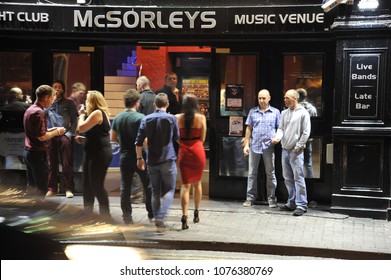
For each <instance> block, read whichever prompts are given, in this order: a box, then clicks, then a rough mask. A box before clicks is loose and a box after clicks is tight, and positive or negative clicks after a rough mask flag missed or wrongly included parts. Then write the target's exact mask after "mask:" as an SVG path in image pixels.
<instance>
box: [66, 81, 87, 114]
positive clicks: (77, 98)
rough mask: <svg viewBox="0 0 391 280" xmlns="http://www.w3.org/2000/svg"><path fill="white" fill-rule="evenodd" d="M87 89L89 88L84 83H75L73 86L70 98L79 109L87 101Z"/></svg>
mask: <svg viewBox="0 0 391 280" xmlns="http://www.w3.org/2000/svg"><path fill="white" fill-rule="evenodd" d="M86 91H87V88H86V86H85V85H84V84H83V83H74V84H73V85H72V87H71V95H70V96H69V99H70V100H72V101H73V102H74V103H75V105H76V108H77V110H78V111H79V110H80V109H81V105H84V103H85V96H86Z"/></svg>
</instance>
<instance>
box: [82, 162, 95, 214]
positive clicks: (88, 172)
mask: <svg viewBox="0 0 391 280" xmlns="http://www.w3.org/2000/svg"><path fill="white" fill-rule="evenodd" d="M82 168H83V173H82V182H83V205H84V212H85V213H86V214H90V213H92V212H93V211H94V202H95V195H94V191H93V189H92V183H91V181H90V180H91V179H90V177H91V176H93V172H94V170H93V169H92V167H91V159H90V157H89V156H88V155H85V156H84V160H83V167H82Z"/></svg>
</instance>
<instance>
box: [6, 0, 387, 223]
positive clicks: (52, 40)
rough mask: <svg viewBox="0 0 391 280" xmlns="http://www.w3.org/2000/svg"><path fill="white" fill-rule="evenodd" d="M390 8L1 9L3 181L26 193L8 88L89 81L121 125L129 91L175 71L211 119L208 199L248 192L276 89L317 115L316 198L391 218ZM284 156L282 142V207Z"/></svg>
mask: <svg viewBox="0 0 391 280" xmlns="http://www.w3.org/2000/svg"><path fill="white" fill-rule="evenodd" d="M390 8H391V3H390V2H389V1H385V0H379V1H374V0H366V1H365V0H354V1H351V0H347V1H344V0H335V1H332V0H330V1H321V0H318V1H315V0H276V1H262V0H246V1H244V3H238V2H237V1H233V0H226V1H211V0H199V1H197V5H195V4H194V3H193V1H176V0H171V1H163V0H149V1H148V0H129V1H125V0H122V1H121V0H120V1H115V0H100V1H97V0H52V1H44V0H40V1H32V0H16V1H1V2H0V38H1V42H2V43H1V45H0V101H1V105H0V109H1V113H2V115H1V119H0V127H1V132H0V141H1V142H0V156H1V163H0V178H1V181H0V183H2V184H6V183H8V182H7V179H10V178H12V180H13V183H15V182H19V180H20V183H21V184H23V176H21V177H20V178H21V179H19V177H15V176H16V175H15V174H20V173H21V172H24V170H23V162H21V161H20V149H23V145H22V144H23V143H21V140H20V139H21V138H22V137H23V133H22V130H23V128H21V127H20V123H19V122H18V120H19V119H20V115H21V113H15V112H10V111H9V110H6V109H2V107H1V106H3V107H4V106H6V105H7V103H8V102H9V101H8V99H7V98H8V96H7V94H8V91H9V89H10V88H11V87H13V86H19V87H21V88H22V89H23V91H24V93H25V94H26V96H27V95H32V93H33V92H34V89H35V88H37V87H38V86H39V85H41V84H50V83H51V81H53V80H55V79H57V78H61V79H64V80H66V81H67V85H68V88H69V85H71V84H72V83H73V82H76V81H82V82H83V83H85V84H86V85H87V87H88V88H89V89H96V90H99V91H101V92H102V93H104V95H105V97H106V99H107V100H108V102H109V105H110V108H111V109H112V114H113V116H115V115H116V114H117V113H118V112H120V110H122V104H121V94H122V93H123V85H121V83H122V84H125V86H126V87H129V86H132V87H133V86H134V81H135V77H137V76H138V75H146V76H148V77H149V78H150V79H151V82H152V88H153V89H155V90H156V89H158V88H160V87H161V86H162V83H163V77H164V74H165V73H166V72H169V71H174V72H176V73H177V74H178V76H179V78H180V81H179V82H180V86H181V88H182V91H183V92H184V93H186V92H189V93H194V94H196V95H197V96H198V97H199V100H200V106H201V109H202V112H203V113H205V114H206V116H207V119H208V140H207V143H206V145H205V149H206V151H207V155H208V159H209V172H208V174H207V181H208V189H207V190H206V193H208V195H209V197H210V198H215V199H232V200H244V199H245V197H246V188H247V175H248V158H247V157H245V156H244V155H243V152H242V147H241V139H242V137H243V136H244V130H245V126H244V123H245V120H246V117H247V114H248V112H249V110H250V109H251V108H252V107H254V106H256V105H257V93H258V91H259V90H260V89H263V88H266V89H268V90H269V91H270V92H271V95H272V99H271V102H270V103H271V105H272V106H274V107H276V108H278V109H280V110H283V109H284V108H283V95H284V92H285V91H286V90H288V89H290V88H299V87H303V88H305V89H306V90H307V92H308V96H307V97H308V102H310V103H312V105H314V106H315V107H316V110H317V115H316V116H313V117H311V130H312V132H311V139H312V141H311V144H312V158H311V161H312V165H311V166H310V169H311V170H310V172H309V173H307V174H306V182H307V189H308V199H309V201H311V202H316V203H317V204H323V205H328V206H330V210H331V211H332V212H335V213H344V214H349V215H352V216H359V217H368V218H377V219H385V220H391V164H390V160H391V142H390V140H391V111H390V109H389V108H390V107H391V106H390V105H391V104H390V103H391V95H390V94H389V92H390V91H391V84H390V83H391V81H390V79H387V77H389V75H390V70H391V69H390V67H391V64H390V62H389V61H391V59H390V58H391V54H390V48H391V42H390V40H389V38H390V30H391V11H390ZM118 61H119V62H118ZM280 155H281V153H280V151H279V148H278V147H277V149H276V172H277V178H278V190H277V197H278V199H279V202H280V203H282V202H284V201H285V199H286V191H285V186H284V180H283V178H282V171H281V162H280ZM260 168H262V166H261V167H260ZM260 174H261V175H262V172H260ZM260 177H261V178H260V180H259V191H258V193H259V197H258V199H257V201H258V202H259V203H262V202H263V201H265V199H266V197H265V189H266V188H265V184H264V180H262V177H263V176H260ZM15 178H18V179H15Z"/></svg>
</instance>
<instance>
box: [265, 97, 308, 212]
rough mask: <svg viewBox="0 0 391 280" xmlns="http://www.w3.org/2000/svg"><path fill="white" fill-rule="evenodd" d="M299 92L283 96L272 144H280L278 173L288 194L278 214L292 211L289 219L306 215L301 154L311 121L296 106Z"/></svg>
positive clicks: (305, 192)
mask: <svg viewBox="0 0 391 280" xmlns="http://www.w3.org/2000/svg"><path fill="white" fill-rule="evenodd" d="M299 97H300V95H299V93H298V92H297V90H295V89H290V90H288V91H287V92H286V93H285V95H284V104H285V107H286V108H287V109H285V110H284V111H283V112H282V113H281V123H280V126H279V128H278V130H277V134H276V136H275V137H274V138H273V139H272V143H274V144H277V143H279V142H280V141H281V147H282V154H281V161H282V172H283V176H284V180H285V187H286V188H287V191H288V201H287V203H286V204H285V205H284V206H282V207H280V210H281V211H293V216H302V215H303V214H304V213H306V212H307V209H308V206H307V188H306V184H305V179H304V153H303V150H304V148H305V147H306V143H307V141H308V138H309V136H310V133H311V120H310V115H309V113H308V112H307V110H306V109H305V108H304V107H303V106H301V105H300V104H299Z"/></svg>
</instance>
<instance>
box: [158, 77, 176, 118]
mask: <svg viewBox="0 0 391 280" xmlns="http://www.w3.org/2000/svg"><path fill="white" fill-rule="evenodd" d="M177 84H178V76H177V74H175V73H174V72H170V73H167V74H166V75H165V76H164V86H163V87H162V88H160V89H158V90H157V91H156V94H158V93H160V92H164V93H165V94H167V97H168V103H169V105H168V108H167V113H169V114H172V115H176V114H179V113H181V106H182V92H181V91H180V90H179V89H178V88H177V87H176V86H177Z"/></svg>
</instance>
